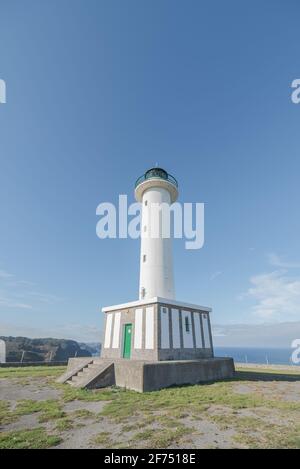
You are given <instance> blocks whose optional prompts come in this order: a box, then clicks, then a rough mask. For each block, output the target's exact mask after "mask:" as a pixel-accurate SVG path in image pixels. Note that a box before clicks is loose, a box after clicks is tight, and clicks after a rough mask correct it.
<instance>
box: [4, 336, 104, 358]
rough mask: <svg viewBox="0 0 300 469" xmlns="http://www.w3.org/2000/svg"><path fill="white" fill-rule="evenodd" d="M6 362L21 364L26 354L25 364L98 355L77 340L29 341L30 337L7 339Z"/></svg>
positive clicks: (51, 339) (46, 339)
mask: <svg viewBox="0 0 300 469" xmlns="http://www.w3.org/2000/svg"><path fill="white" fill-rule="evenodd" d="M0 339H2V340H4V341H5V343H6V361H7V362H20V361H21V358H22V354H23V352H24V357H23V361H24V362H39V361H49V360H51V361H67V360H68V359H69V358H71V357H75V356H76V357H91V356H92V355H95V354H96V353H93V352H92V350H94V348H93V347H91V346H88V345H87V346H85V344H78V342H76V341H75V340H66V339H53V338H45V339H44V338H43V339H29V338H28V337H5V336H0ZM93 345H94V344H93ZM95 352H96V350H95Z"/></svg>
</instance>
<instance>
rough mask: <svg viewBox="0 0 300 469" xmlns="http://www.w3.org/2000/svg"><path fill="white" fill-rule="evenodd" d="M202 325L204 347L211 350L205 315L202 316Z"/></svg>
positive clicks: (206, 316)
mask: <svg viewBox="0 0 300 469" xmlns="http://www.w3.org/2000/svg"><path fill="white" fill-rule="evenodd" d="M202 324H203V335H204V347H205V348H211V343H210V334H209V322H208V315H207V314H202Z"/></svg>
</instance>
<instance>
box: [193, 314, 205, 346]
mask: <svg viewBox="0 0 300 469" xmlns="http://www.w3.org/2000/svg"><path fill="white" fill-rule="evenodd" d="M193 314H194V326H195V339H196V347H197V348H203V341H202V334H201V318H200V313H197V312H195V313H193Z"/></svg>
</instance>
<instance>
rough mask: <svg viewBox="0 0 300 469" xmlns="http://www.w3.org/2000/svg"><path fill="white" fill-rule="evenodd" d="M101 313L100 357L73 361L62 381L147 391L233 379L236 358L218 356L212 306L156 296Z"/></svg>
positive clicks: (81, 384) (79, 385) (78, 385)
mask: <svg viewBox="0 0 300 469" xmlns="http://www.w3.org/2000/svg"><path fill="white" fill-rule="evenodd" d="M102 311H103V313H104V315H105V326H104V337H103V341H102V351H101V358H90V357H89V358H71V359H70V360H69V364H68V370H67V373H65V375H63V376H62V377H61V378H59V382H68V383H69V384H71V385H73V386H76V387H81V388H101V387H106V386H112V385H116V386H120V387H124V388H127V389H132V390H134V391H139V392H146V391H155V390H158V389H161V388H165V387H169V386H176V385H183V384H197V383H204V382H211V381H216V380H221V379H225V378H231V377H233V375H234V363H233V360H232V358H223V357H221V358H219V357H214V351H213V342H212V334H211V325H210V312H211V308H207V307H204V306H197V305H193V304H189V303H182V302H179V301H176V300H168V299H165V298H159V297H155V298H152V299H150V300H139V301H134V302H130V303H124V304H120V305H115V306H109V307H105V308H103V309H102Z"/></svg>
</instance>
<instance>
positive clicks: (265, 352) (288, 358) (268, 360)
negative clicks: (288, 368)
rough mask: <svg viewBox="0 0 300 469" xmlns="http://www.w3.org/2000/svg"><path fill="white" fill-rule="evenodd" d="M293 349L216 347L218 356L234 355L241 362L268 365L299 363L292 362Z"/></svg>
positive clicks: (215, 350)
mask: <svg viewBox="0 0 300 469" xmlns="http://www.w3.org/2000/svg"><path fill="white" fill-rule="evenodd" d="M293 350H294V349H291V348H256V347H248V348H247V347H214V353H215V356H216V357H232V358H233V359H234V360H235V361H236V362H239V363H258V364H267V365H297V364H296V363H292V353H293ZM297 366H300V364H298V365H297Z"/></svg>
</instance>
